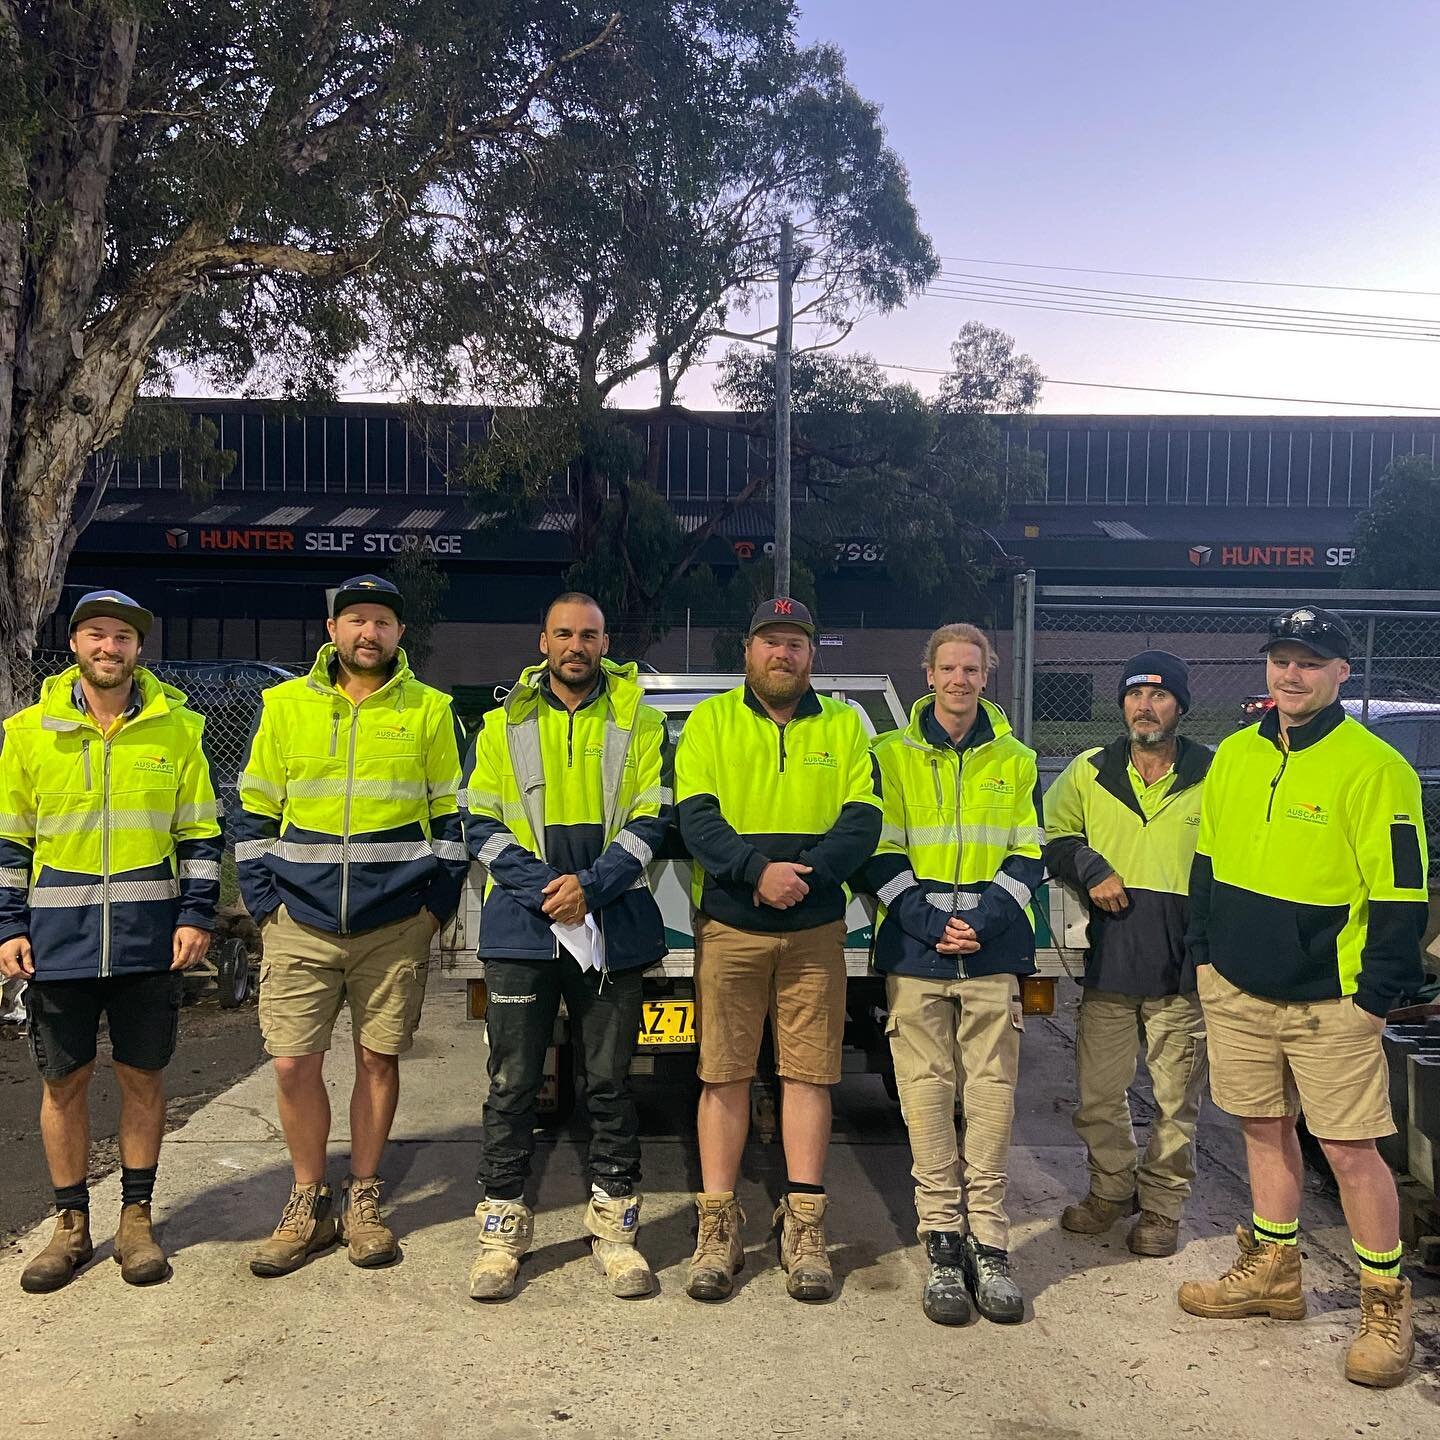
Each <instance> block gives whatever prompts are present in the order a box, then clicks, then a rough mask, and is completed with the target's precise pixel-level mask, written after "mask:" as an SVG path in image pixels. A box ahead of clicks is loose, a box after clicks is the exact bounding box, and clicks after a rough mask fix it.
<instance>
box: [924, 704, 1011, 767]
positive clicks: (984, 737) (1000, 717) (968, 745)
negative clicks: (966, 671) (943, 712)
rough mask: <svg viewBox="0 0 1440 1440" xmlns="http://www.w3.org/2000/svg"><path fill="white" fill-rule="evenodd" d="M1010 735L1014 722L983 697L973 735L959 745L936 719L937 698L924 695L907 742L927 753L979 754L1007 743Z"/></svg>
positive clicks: (971, 729)
mask: <svg viewBox="0 0 1440 1440" xmlns="http://www.w3.org/2000/svg"><path fill="white" fill-rule="evenodd" d="M1010 733H1011V732H1010V722H1009V721H1008V720H1007V719H1006V718H1005V712H1004V711H1003V710H1002V709H1001V708H1000V707H999V706H998V705H996V704H995V703H994V702H993V701H991V700H987V699H985V697H984V696H983V695H982V696H981V697H980V709H979V713H978V714H977V715H976V716H975V723H974V724H973V725H972V726H971V727H970V731H969V733H968V734H967V735H966V736H965V737H964V738H963V739H962V740H961V741H960V743H959V744H958V745H957V744H956V743H955V742H954V741H953V740H951V738H950V732H949V731H948V730H946V729H945V727H944V726H943V725H942V724H941V723H940V722H939V721H938V720H937V719H936V718H935V697H934V696H933V695H922V696H921V697H920V698H919V699H918V700H917V701H916V702H915V704H914V705H912V706H911V707H910V723H909V725H907V726H906V727H905V739H906V741H907V742H908V743H909V744H911V745H918V746H920V747H921V748H922V749H925V750H942V751H953V752H955V753H957V754H963V753H964V752H965V751H966V750H978V749H979V748H980V747H981V746H983V745H989V744H992V743H993V742H994V741H996V740H1001V739H1003V738H1004V737H1005V736H1006V735H1009V734H1010Z"/></svg>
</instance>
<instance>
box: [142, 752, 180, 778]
mask: <svg viewBox="0 0 1440 1440" xmlns="http://www.w3.org/2000/svg"><path fill="white" fill-rule="evenodd" d="M134 768H135V773H136V774H137V775H173V774H174V773H175V762H174V761H173V760H171V759H169V758H167V757H166V756H164V755H137V756H136V757H135V761H134Z"/></svg>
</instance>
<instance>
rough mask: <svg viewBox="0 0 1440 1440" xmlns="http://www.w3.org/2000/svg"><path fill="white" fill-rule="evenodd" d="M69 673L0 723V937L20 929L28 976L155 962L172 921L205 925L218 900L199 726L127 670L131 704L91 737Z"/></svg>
mask: <svg viewBox="0 0 1440 1440" xmlns="http://www.w3.org/2000/svg"><path fill="white" fill-rule="evenodd" d="M79 674H80V671H79V668H78V667H72V668H71V669H69V670H67V671H65V672H64V674H61V675H56V676H54V677H53V678H51V679H49V680H47V681H46V682H45V683H44V684H43V685H42V686H41V687H40V701H39V703H38V704H36V705H32V706H30V708H29V709H27V710H22V711H20V713H19V714H18V715H13V716H11V718H10V719H9V720H7V721H6V722H5V745H4V750H3V751H0V812H3V813H0V940H10V939H12V938H14V937H15V936H16V935H29V937H30V944H31V948H32V949H33V950H34V952H35V978H36V979H37V980H80V979H94V978H96V977H101V976H106V975H135V974H140V973H143V972H145V971H152V970H168V969H169V968H170V963H171V960H172V958H173V951H172V948H171V936H172V935H173V934H174V932H175V927H176V926H177V925H194V926H197V927H198V928H199V929H201V930H210V929H212V928H213V927H214V924H215V907H216V905H217V904H218V903H219V900H220V849H221V845H220V824H219V818H218V807H217V805H216V803H215V791H214V789H213V788H212V786H211V784H210V770H209V767H208V765H207V764H206V762H205V753H204V751H203V750H202V749H201V746H200V737H201V735H202V734H203V732H204V729H205V722H204V720H202V719H201V718H200V716H198V715H196V714H195V713H194V712H193V711H191V710H187V709H186V708H185V696H184V695H183V694H182V693H181V692H180V691H179V690H176V689H175V688H174V687H173V686H171V685H162V684H161V683H160V681H158V680H157V679H156V678H155V677H154V676H153V675H152V674H151V673H150V672H149V671H148V670H145V669H137V670H136V671H135V675H134V683H135V685H136V686H137V687H138V688H139V692H140V696H139V698H140V707H139V711H138V713H136V714H135V715H134V716H133V717H132V718H129V719H126V720H123V721H122V722H121V723H120V725H119V727H118V728H115V729H112V730H111V731H110V733H109V734H108V735H104V734H102V733H101V731H100V727H99V726H98V725H97V724H96V723H95V721H94V720H93V719H91V717H90V716H89V715H88V714H86V713H85V711H84V710H82V709H80V708H79V707H78V706H77V705H76V704H75V698H74V689H75V682H76V680H77V678H78V677H79Z"/></svg>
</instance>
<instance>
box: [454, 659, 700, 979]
mask: <svg viewBox="0 0 1440 1440" xmlns="http://www.w3.org/2000/svg"><path fill="white" fill-rule="evenodd" d="M637 672H638V667H637V666H635V665H616V664H615V663H613V662H612V661H610V660H602V661H601V673H600V680H599V683H598V685H597V686H596V689H595V691H594V693H593V694H592V695H590V696H589V698H587V699H586V700H585V702H584V703H583V704H582V705H580V706H579V708H578V709H576V710H575V711H574V712H573V713H572V712H571V711H570V710H569V709H567V707H566V706H565V705H564V704H563V703H562V702H561V700H560V699H559V698H558V697H557V696H556V695H554V694H552V693H551V690H550V684H549V673H548V670H547V668H546V666H544V665H533V666H531V667H530V668H529V669H528V670H525V671H524V672H523V673H522V674H521V676H520V679H519V681H518V682H517V683H516V685H515V688H514V689H513V690H511V691H510V693H509V694H508V695H507V696H506V697H505V703H504V704H503V705H502V706H501V707H500V708H499V709H498V710H492V711H490V713H489V714H488V715H486V717H485V723H484V724H483V725H482V726H481V728H480V731H479V733H478V734H477V735H476V736H475V742H474V744H473V746H472V747H471V750H470V756H469V758H468V760H467V761H466V763H465V784H464V788H463V789H462V791H461V796H460V803H461V807H462V809H463V811H464V815H465V839H466V842H467V844H468V845H469V847H470V853H471V854H472V855H473V856H474V857H475V859H476V860H477V861H479V863H480V864H481V865H483V866H485V868H486V870H487V871H488V872H489V874H488V878H487V880H486V883H485V908H484V910H483V911H482V912H481V916H480V955H481V957H482V958H484V959H497V960H499V959H510V960H543V959H549V958H555V957H557V956H558V954H559V953H560V952H559V951H558V950H557V942H556V939H555V936H554V934H553V932H552V931H551V929H550V919H549V917H548V916H547V915H546V914H545V913H544V905H545V895H544V890H545V887H546V886H547V885H548V884H549V883H550V882H551V881H552V880H554V879H557V878H558V877H559V876H561V875H574V876H575V878H576V879H577V880H578V881H579V882H580V888H581V890H583V891H584V893H585V904H586V907H587V908H588V909H589V911H590V913H591V914H593V915H594V917H595V923H596V924H597V925H598V926H599V927H600V929H601V931H602V933H603V935H604V938H605V964H606V968H607V969H610V970H631V969H635V968H637V967H640V966H645V965H653V964H654V963H655V961H656V960H659V959H660V958H661V957H662V956H663V955H664V954H665V927H664V924H663V923H662V921H661V919H660V909H659V906H657V905H656V903H655V897H654V896H653V895H652V894H651V893H650V886H649V881H648V879H647V874H646V872H647V871H648V869H649V866H650V863H651V861H652V860H654V858H655V856H656V854H657V853H658V852H659V851H660V850H661V847H662V845H663V843H664V840H665V836H666V832H667V831H668V830H669V828H670V821H671V817H672V816H673V814H674V790H673V783H674V781H673V776H672V774H671V765H670V748H669V745H668V744H667V743H666V738H665V717H664V716H663V715H662V714H661V713H660V712H659V711H658V710H656V709H655V708H654V707H653V706H650V705H646V704H643V703H642V701H643V699H644V692H643V691H642V690H641V688H640V686H639V685H638V684H637V683H636V680H635V676H636V674H637Z"/></svg>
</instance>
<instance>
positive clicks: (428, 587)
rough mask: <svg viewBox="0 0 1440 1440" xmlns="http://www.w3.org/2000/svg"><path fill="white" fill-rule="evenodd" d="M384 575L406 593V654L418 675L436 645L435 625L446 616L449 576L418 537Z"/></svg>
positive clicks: (403, 593)
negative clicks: (445, 602)
mask: <svg viewBox="0 0 1440 1440" xmlns="http://www.w3.org/2000/svg"><path fill="white" fill-rule="evenodd" d="M386 579H388V580H389V581H390V582H391V583H392V584H393V585H394V586H395V588H396V589H397V590H398V591H399V592H400V593H401V595H403V596H404V597H405V639H404V645H405V654H406V656H407V657H408V658H409V660H410V667H411V669H413V670H414V671H415V673H416V674H417V675H419V674H421V673H422V672H423V670H424V668H425V662H426V661H427V660H429V658H430V652H431V651H432V650H433V649H434V648H435V647H434V630H435V626H436V624H437V623H438V622H439V621H440V620H443V619H444V618H445V617H444V608H443V607H444V601H445V595H446V592H447V591H448V590H449V589H450V577H449V576H448V575H446V573H445V572H444V570H443V569H441V567H440V565H439V563H438V562H437V561H436V559H435V556H434V555H433V554H431V552H430V551H428V550H426V549H425V548H424V547H423V546H422V545H421V544H420V543H419V541H418V540H417V541H416V543H415V544H414V545H412V546H411V547H410V548H408V549H406V550H402V551H401V552H400V554H399V555H398V556H397V557H396V558H395V560H394V561H393V562H392V563H391V564H390V566H389V568H388V569H387V571H386Z"/></svg>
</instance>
